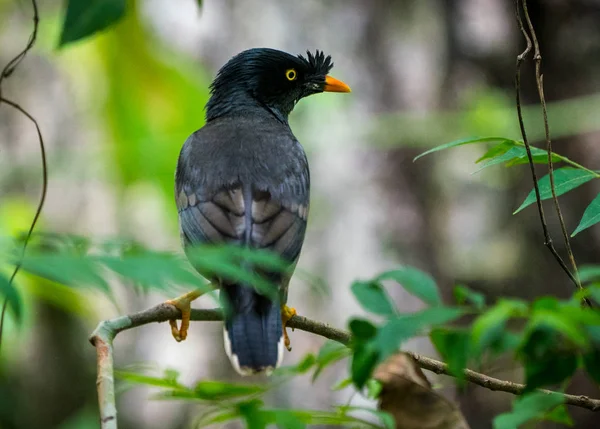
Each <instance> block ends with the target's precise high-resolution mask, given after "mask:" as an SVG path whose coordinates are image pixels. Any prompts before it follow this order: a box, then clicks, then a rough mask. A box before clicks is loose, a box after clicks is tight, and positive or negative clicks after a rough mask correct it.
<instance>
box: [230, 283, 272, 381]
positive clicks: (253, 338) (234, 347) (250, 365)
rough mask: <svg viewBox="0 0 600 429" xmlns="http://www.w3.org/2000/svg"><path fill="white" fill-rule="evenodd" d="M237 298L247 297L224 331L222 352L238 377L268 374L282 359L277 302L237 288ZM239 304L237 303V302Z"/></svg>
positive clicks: (231, 316) (249, 289) (250, 289)
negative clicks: (241, 295) (227, 357)
mask: <svg viewBox="0 0 600 429" xmlns="http://www.w3.org/2000/svg"><path fill="white" fill-rule="evenodd" d="M236 289H237V294H238V296H237V297H236V298H237V299H240V298H241V297H240V296H239V294H244V295H247V296H246V297H245V298H246V300H242V301H246V303H247V304H250V305H244V306H243V310H242V311H239V310H240V308H239V307H238V309H237V310H238V311H236V310H235V306H234V311H233V312H232V313H233V314H231V315H230V316H229V317H228V318H227V320H226V322H225V327H224V339H225V351H226V352H227V356H229V360H231V364H232V365H233V367H234V368H235V370H236V371H237V372H238V373H240V374H241V375H251V374H255V373H258V372H266V373H267V374H269V373H270V372H271V371H273V370H274V369H275V368H277V367H278V366H279V365H280V364H281V361H282V359H283V328H282V323H281V310H280V308H279V302H278V301H277V300H273V301H271V300H270V299H269V298H267V297H264V296H261V295H259V294H257V293H256V292H255V291H254V290H253V289H252V288H249V287H244V286H239V287H237V288H236ZM238 302H239V301H238Z"/></svg>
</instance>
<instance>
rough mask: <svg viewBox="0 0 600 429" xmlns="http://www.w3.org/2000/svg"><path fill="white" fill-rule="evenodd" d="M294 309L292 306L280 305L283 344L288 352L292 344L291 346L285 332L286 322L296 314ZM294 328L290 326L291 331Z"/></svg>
mask: <svg viewBox="0 0 600 429" xmlns="http://www.w3.org/2000/svg"><path fill="white" fill-rule="evenodd" d="M296 314H297V313H296V309H295V308H292V307H288V306H287V305H282V306H281V322H282V324H283V344H284V345H285V348H286V349H288V351H289V352H291V351H292V346H291V341H290V337H289V336H288V333H287V330H286V328H287V323H288V322H289V320H290V319H291V318H292V317H294V316H295V315H296ZM293 330H294V329H293V328H292V331H293Z"/></svg>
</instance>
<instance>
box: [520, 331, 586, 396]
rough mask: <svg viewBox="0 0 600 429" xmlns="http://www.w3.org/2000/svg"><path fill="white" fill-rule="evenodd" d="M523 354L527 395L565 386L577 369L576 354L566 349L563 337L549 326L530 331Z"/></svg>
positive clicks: (522, 350) (522, 349) (521, 352)
mask: <svg viewBox="0 0 600 429" xmlns="http://www.w3.org/2000/svg"><path fill="white" fill-rule="evenodd" d="M520 354H521V355H522V356H523V360H524V365H525V380H526V384H527V391H531V390H534V389H536V388H538V387H542V386H546V385H551V384H557V383H562V382H563V381H565V380H566V379H567V378H569V377H571V376H572V375H573V373H574V372H575V370H576V369H577V363H578V357H577V353H576V351H575V350H570V349H569V348H567V347H565V345H564V344H563V342H562V341H561V337H560V335H558V333H557V332H556V331H554V330H552V329H551V328H548V327H546V326H537V327H536V328H535V329H534V330H529V335H528V336H527V337H526V339H525V344H524V345H523V347H522V348H521V351H520Z"/></svg>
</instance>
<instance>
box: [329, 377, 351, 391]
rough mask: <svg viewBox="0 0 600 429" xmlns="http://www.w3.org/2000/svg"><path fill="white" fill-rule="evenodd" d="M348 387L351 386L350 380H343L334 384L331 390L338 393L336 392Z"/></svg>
mask: <svg viewBox="0 0 600 429" xmlns="http://www.w3.org/2000/svg"><path fill="white" fill-rule="evenodd" d="M350 385H352V378H345V379H343V380H342V381H340V382H339V383H338V384H336V385H335V386H333V387H332V388H331V390H333V391H334V392H335V391H338V390H344V389H345V388H347V387H349V386H350Z"/></svg>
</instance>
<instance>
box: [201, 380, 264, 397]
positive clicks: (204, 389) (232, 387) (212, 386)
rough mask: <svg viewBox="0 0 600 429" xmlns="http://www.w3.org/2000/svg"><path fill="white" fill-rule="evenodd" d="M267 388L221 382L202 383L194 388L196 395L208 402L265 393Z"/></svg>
mask: <svg viewBox="0 0 600 429" xmlns="http://www.w3.org/2000/svg"><path fill="white" fill-rule="evenodd" d="M266 390H267V387H266V386H259V385H252V384H233V383H224V382H221V381H201V382H199V383H198V384H196V386H195V387H194V395H195V397H196V398H198V399H203V400H206V401H223V400H227V399H232V398H239V397H244V396H248V395H253V394H256V393H263V392H265V391H266Z"/></svg>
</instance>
